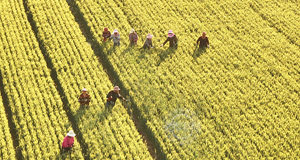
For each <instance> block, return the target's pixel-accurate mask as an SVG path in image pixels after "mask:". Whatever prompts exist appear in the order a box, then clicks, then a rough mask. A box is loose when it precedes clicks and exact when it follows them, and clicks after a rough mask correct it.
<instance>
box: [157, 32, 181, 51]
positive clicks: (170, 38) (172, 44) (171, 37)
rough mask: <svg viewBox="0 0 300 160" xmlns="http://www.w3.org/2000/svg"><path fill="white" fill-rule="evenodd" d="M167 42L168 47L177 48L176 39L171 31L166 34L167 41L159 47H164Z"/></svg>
mask: <svg viewBox="0 0 300 160" xmlns="http://www.w3.org/2000/svg"><path fill="white" fill-rule="evenodd" d="M168 41H169V42H170V47H175V48H177V46H178V39H177V37H176V35H175V34H174V33H173V31H172V30H169V32H168V38H167V40H166V41H165V42H164V43H163V44H162V45H161V47H162V46H164V45H165V44H166V43H167V42H168Z"/></svg>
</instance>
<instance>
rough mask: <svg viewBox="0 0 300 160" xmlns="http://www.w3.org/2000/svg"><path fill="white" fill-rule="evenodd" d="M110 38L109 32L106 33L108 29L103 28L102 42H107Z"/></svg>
mask: <svg viewBox="0 0 300 160" xmlns="http://www.w3.org/2000/svg"><path fill="white" fill-rule="evenodd" d="M110 36H111V33H110V31H108V28H104V31H103V33H102V37H103V41H107V40H108V39H109V37H110Z"/></svg>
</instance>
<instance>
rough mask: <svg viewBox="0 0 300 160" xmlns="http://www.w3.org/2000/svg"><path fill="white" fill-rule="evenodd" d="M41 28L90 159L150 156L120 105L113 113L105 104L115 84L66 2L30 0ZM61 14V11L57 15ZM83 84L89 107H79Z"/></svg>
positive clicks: (47, 52)
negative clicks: (86, 91)
mask: <svg viewBox="0 0 300 160" xmlns="http://www.w3.org/2000/svg"><path fill="white" fill-rule="evenodd" d="M28 7H29V11H30V13H31V14H32V15H33V20H34V22H35V24H36V32H37V36H38V37H39V40H40V41H41V44H42V46H44V48H45V52H46V53H45V54H47V56H49V59H50V62H51V64H53V69H54V70H55V71H56V72H57V78H58V80H59V82H60V84H61V86H62V89H63V92H64V94H65V97H66V99H67V100H68V103H69V108H70V112H71V113H72V114H73V115H74V117H75V120H76V123H77V125H78V127H79V131H80V133H81V134H82V138H83V139H82V142H81V143H82V144H84V147H85V149H86V150H87V155H85V156H86V157H87V158H90V159H95V158H97V159H109V158H116V157H119V158H121V159H125V158H126V159H132V158H134V159H151V156H150V154H149V152H148V150H147V147H146V145H145V144H144V143H143V141H142V138H141V136H140V135H139V133H138V131H137V129H136V128H135V126H134V123H133V121H132V120H131V118H130V117H129V115H128V114H127V111H126V109H125V108H124V107H123V106H122V105H120V103H119V102H118V103H117V105H116V106H115V107H114V108H113V110H112V112H107V111H105V109H104V105H105V102H106V94H107V93H108V92H109V91H110V89H112V87H113V84H112V83H111V82H110V81H109V78H108V76H107V74H106V72H105V71H104V70H103V66H102V65H101V64H100V63H99V60H98V57H96V55H95V54H94V53H93V50H92V48H91V46H90V44H89V43H87V42H86V39H85V37H84V36H83V35H82V33H81V30H80V27H79V25H78V24H77V22H76V21H75V18H74V16H73V15H72V13H71V11H70V8H69V6H68V4H67V2H66V1H58V2H52V1H46V0H42V1H40V0H28ZM58 13H59V14H58ZM82 88H87V89H88V93H89V94H90V95H91V103H90V106H89V108H88V109H82V108H80V107H79V104H78V102H77V98H78V96H79V94H80V92H81V89H82Z"/></svg>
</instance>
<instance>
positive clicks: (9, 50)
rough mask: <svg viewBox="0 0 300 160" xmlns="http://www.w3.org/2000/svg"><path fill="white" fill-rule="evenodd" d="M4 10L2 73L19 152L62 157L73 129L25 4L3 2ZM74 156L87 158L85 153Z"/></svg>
mask: <svg viewBox="0 0 300 160" xmlns="http://www.w3.org/2000/svg"><path fill="white" fill-rule="evenodd" d="M1 11H2V13H3V14H1V16H0V17H1V25H0V30H1V33H0V36H1V41H0V45H1V46H2V47H1V48H2V49H1V52H0V53H1V56H0V57H1V58H0V62H1V69H0V70H1V76H2V78H3V79H2V81H3V85H4V92H5V94H7V97H8V102H9V103H8V104H7V105H8V106H9V107H10V108H11V111H12V119H10V121H12V122H13V123H14V124H15V126H16V130H17V133H16V134H17V135H18V137H17V138H18V139H16V141H18V143H19V146H16V149H17V150H18V151H21V155H22V156H23V157H18V158H23V159H55V158H58V159H59V158H62V157H61V156H60V147H61V143H62V141H63V139H64V136H65V135H66V133H67V132H68V130H71V129H72V127H71V124H70V122H69V120H68V117H67V115H66V112H65V111H64V110H63V105H62V101H61V98H60V96H59V94H58V92H57V90H56V88H55V84H54V82H53V80H52V79H51V76H50V70H49V69H48V68H47V64H46V61H45V60H44V57H43V54H42V52H41V51H40V49H39V44H38V43H37V40H36V38H35V36H34V33H33V32H32V31H31V26H30V24H29V23H28V21H27V16H26V13H25V9H24V6H23V2H22V1H5V2H1ZM1 115H2V114H1ZM8 142H9V141H8ZM75 143H76V144H75V146H76V147H75V148H76V149H77V150H80V145H79V144H78V143H77V142H75ZM9 152H13V150H11V151H9ZM9 152H8V153H9ZM18 156H20V155H18ZM72 157H73V158H83V157H82V155H81V152H78V153H76V154H74V155H72ZM2 158H3V157H2Z"/></svg>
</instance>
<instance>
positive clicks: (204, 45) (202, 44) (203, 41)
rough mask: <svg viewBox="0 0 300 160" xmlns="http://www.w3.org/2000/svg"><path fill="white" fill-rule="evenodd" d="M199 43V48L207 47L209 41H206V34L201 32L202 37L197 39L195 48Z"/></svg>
mask: <svg viewBox="0 0 300 160" xmlns="http://www.w3.org/2000/svg"><path fill="white" fill-rule="evenodd" d="M199 42H200V44H199V48H203V47H209V41H208V38H207V37H206V32H202V36H200V37H199V38H198V40H197V46H198V43H199Z"/></svg>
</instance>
